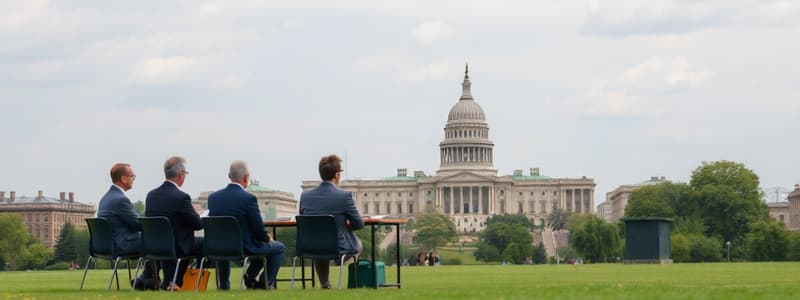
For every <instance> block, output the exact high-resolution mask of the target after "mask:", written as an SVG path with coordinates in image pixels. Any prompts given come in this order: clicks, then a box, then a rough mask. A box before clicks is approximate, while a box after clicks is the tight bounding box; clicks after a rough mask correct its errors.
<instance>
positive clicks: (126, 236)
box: [97, 185, 142, 254]
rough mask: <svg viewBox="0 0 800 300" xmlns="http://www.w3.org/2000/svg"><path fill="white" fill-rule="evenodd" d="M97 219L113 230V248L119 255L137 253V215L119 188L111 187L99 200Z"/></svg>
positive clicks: (138, 228) (138, 229)
mask: <svg viewBox="0 0 800 300" xmlns="http://www.w3.org/2000/svg"><path fill="white" fill-rule="evenodd" d="M97 217H99V218H105V219H106V221H108V223H109V224H110V225H111V228H113V229H114V248H115V250H116V251H117V252H118V253H119V254H132V253H138V252H139V231H141V230H142V228H141V226H139V214H138V213H137V212H136V210H135V209H134V208H133V205H132V204H131V200H130V199H128V197H127V196H125V193H123V192H122V190H120V189H119V188H117V187H115V186H113V185H112V186H111V188H109V189H108V192H106V194H105V195H104V196H103V198H102V199H100V203H99V204H98V206H97Z"/></svg>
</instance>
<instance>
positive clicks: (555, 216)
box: [547, 206, 569, 230]
mask: <svg viewBox="0 0 800 300" xmlns="http://www.w3.org/2000/svg"><path fill="white" fill-rule="evenodd" d="M567 219H569V212H567V211H565V210H562V209H561V208H559V207H557V206H556V207H553V211H551V212H550V214H549V215H547V227H548V228H550V229H551V230H564V228H566V226H567Z"/></svg>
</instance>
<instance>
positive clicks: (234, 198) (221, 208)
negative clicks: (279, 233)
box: [208, 183, 269, 254]
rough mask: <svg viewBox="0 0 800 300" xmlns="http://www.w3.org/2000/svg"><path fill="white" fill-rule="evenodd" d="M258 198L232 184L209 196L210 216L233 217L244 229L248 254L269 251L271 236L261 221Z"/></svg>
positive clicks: (243, 235) (244, 240) (243, 239)
mask: <svg viewBox="0 0 800 300" xmlns="http://www.w3.org/2000/svg"><path fill="white" fill-rule="evenodd" d="M257 201H258V200H257V199H256V196H254V195H253V194H250V193H248V192H247V191H245V190H244V189H243V188H242V187H241V186H240V185H238V184H235V183H231V184H228V186H226V187H225V188H224V189H221V190H219V191H216V192H214V193H212V194H211V195H209V196H208V215H209V216H232V217H235V218H236V220H238V221H239V227H240V228H241V229H242V246H243V248H244V251H245V252H246V253H248V254H257V253H264V252H266V251H267V243H268V242H269V236H267V231H266V229H265V228H264V221H263V219H261V211H260V210H259V209H258V202H257Z"/></svg>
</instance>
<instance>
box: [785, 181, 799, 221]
mask: <svg viewBox="0 0 800 300" xmlns="http://www.w3.org/2000/svg"><path fill="white" fill-rule="evenodd" d="M787 199H788V200H789V230H793V231H800V184H795V185H794V191H792V192H791V193H789V197H787Z"/></svg>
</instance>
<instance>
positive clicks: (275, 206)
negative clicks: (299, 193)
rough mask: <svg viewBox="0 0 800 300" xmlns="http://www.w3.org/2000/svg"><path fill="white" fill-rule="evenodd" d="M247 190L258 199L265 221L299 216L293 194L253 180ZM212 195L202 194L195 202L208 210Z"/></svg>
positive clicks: (208, 193)
mask: <svg viewBox="0 0 800 300" xmlns="http://www.w3.org/2000/svg"><path fill="white" fill-rule="evenodd" d="M245 190H246V191H248V192H250V193H251V194H253V195H255V196H256V198H257V199H258V209H259V210H261V218H263V219H264V220H274V219H275V218H278V217H293V216H295V215H296V214H297V199H295V197H294V194H292V193H289V192H283V191H278V190H273V189H268V188H265V187H263V186H261V185H259V182H258V181H257V180H251V181H250V184H248V185H247V188H246V189H245ZM211 193H213V192H202V193H200V196H199V197H197V199H195V200H194V201H193V202H194V203H196V204H199V205H200V207H202V208H203V209H208V196H209V195H211Z"/></svg>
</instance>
